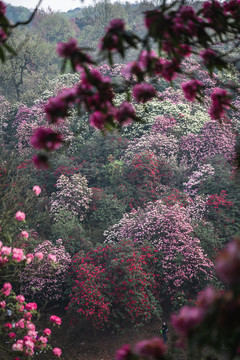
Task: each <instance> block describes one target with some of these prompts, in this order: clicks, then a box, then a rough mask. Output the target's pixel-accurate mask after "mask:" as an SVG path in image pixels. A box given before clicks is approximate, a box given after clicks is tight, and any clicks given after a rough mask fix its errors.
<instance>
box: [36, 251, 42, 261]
mask: <svg viewBox="0 0 240 360" xmlns="http://www.w3.org/2000/svg"><path fill="white" fill-rule="evenodd" d="M35 257H36V258H37V259H38V260H42V259H43V253H42V252H36V253H35Z"/></svg>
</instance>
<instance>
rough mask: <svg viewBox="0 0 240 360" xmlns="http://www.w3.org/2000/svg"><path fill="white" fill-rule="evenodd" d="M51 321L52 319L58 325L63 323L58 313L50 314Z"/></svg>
mask: <svg viewBox="0 0 240 360" xmlns="http://www.w3.org/2000/svg"><path fill="white" fill-rule="evenodd" d="M50 321H51V323H53V324H56V325H61V323H62V320H61V318H60V317H58V316H56V315H52V316H50Z"/></svg>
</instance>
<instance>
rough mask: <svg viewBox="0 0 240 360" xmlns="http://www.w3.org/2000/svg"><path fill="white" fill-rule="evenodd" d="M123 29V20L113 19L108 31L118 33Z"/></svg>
mask: <svg viewBox="0 0 240 360" xmlns="http://www.w3.org/2000/svg"><path fill="white" fill-rule="evenodd" d="M124 27H125V22H124V21H123V19H113V20H111V21H110V23H109V26H108V30H115V31H119V30H124Z"/></svg>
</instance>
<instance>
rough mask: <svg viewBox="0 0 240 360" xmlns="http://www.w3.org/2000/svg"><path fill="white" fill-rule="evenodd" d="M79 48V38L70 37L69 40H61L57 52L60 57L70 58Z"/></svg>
mask: <svg viewBox="0 0 240 360" xmlns="http://www.w3.org/2000/svg"><path fill="white" fill-rule="evenodd" d="M77 50H78V47H77V40H76V39H69V40H68V42H66V43H64V42H59V43H58V44H57V54H58V55H59V56H60V57H65V58H70V57H71V56H72V55H74V53H75V52H76V51H77Z"/></svg>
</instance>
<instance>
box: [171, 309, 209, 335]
mask: <svg viewBox="0 0 240 360" xmlns="http://www.w3.org/2000/svg"><path fill="white" fill-rule="evenodd" d="M203 316H204V311H203V309H201V308H197V307H190V306H183V307H182V308H181V310H180V312H179V314H178V315H176V314H173V315H172V317H171V323H172V325H173V326H174V328H175V330H176V331H177V332H178V333H179V334H180V335H184V336H187V335H188V334H189V333H190V332H191V331H193V330H194V328H195V327H196V326H198V325H199V324H200V323H201V321H202V320H203Z"/></svg>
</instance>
